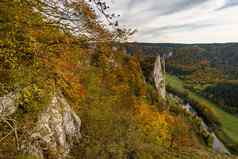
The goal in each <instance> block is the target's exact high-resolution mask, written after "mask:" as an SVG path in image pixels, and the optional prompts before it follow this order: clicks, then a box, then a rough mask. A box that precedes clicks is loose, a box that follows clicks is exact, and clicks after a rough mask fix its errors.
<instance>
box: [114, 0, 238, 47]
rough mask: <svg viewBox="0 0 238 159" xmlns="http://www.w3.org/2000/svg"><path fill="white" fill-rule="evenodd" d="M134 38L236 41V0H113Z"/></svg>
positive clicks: (157, 40)
mask: <svg viewBox="0 0 238 159" xmlns="http://www.w3.org/2000/svg"><path fill="white" fill-rule="evenodd" d="M111 3H112V4H111V5H112V10H113V11H114V12H116V13H119V14H120V15H121V17H120V18H119V22H120V25H126V26H128V27H130V28H136V29H137V30H138V32H137V33H136V35H135V36H134V39H133V41H137V42H176V43H213V42H238V0H112V2H111Z"/></svg>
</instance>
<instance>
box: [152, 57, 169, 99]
mask: <svg viewBox="0 0 238 159" xmlns="http://www.w3.org/2000/svg"><path fill="white" fill-rule="evenodd" d="M153 75H154V82H155V86H156V89H157V91H158V94H159V95H160V96H161V97H162V98H163V99H165V98H166V88H165V61H164V59H162V58H161V57H160V55H159V56H157V58H156V61H155V64H154V74H153Z"/></svg>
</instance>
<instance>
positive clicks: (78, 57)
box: [0, 0, 235, 159]
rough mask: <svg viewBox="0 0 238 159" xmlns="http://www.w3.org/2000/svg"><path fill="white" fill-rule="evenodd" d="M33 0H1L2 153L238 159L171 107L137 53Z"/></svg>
mask: <svg viewBox="0 0 238 159" xmlns="http://www.w3.org/2000/svg"><path fill="white" fill-rule="evenodd" d="M29 2H35V1H27V0H20V1H16V0H14V1H1V2H0V35H1V39H0V86H1V87H0V95H1V98H0V101H1V107H0V108H1V109H0V113H1V117H0V158H2V159H6V158H7V159H13V158H17V159H33V158H34V159H37V158H40V159H43V158H44V159H58V158H74V159H77V158H85V159H96V158H97V159H98V158H102V159H112V158H113V159H123V158H128V159H150V158H151V159H152V158H161V159H166V158H170V159H173V158H181V159H192V158H194V159H195V158H198V159H199V158H212V159H215V158H221V159H223V158H235V157H232V156H224V155H222V154H216V153H214V152H212V150H211V148H209V145H206V144H205V143H204V141H203V139H201V136H200V135H199V133H198V132H197V131H195V130H194V129H193V128H195V127H196V125H194V124H193V123H192V122H191V121H190V120H189V119H188V118H187V117H186V116H185V115H184V114H183V113H182V111H178V112H177V113H175V112H173V111H169V110H168V107H169V106H170V105H169V103H166V102H165V101H163V100H162V99H160V98H159V97H158V95H157V93H156V91H155V89H154V87H153V86H152V85H150V84H147V83H146V82H145V80H144V76H143V73H142V70H141V66H140V62H139V60H138V58H137V57H136V56H128V55H126V54H124V53H123V51H121V50H117V51H116V52H115V50H114V49H113V46H112V44H111V43H108V42H104V43H96V46H95V47H94V46H92V43H90V40H89V39H88V38H86V37H85V35H84V36H82V35H81V36H80V35H79V36H75V35H72V33H71V32H70V31H67V29H66V28H64V29H65V30H63V29H62V28H61V27H59V26H58V25H57V23H56V24H55V23H52V21H50V23H49V21H47V19H46V18H45V17H44V16H42V14H40V13H39V12H36V10H37V9H40V8H37V7H42V6H41V4H38V5H39V6H38V5H37V6H35V5H34V3H29ZM89 11H90V12H92V10H87V12H89ZM91 31H92V30H91ZM93 31H94V33H95V34H98V28H96V30H93ZM100 31H103V29H102V28H101V29H100ZM105 32H106V31H105ZM174 106H175V107H176V108H177V107H178V105H176V104H175V105H174ZM8 108H9V109H8ZM10 108H11V109H10ZM12 108H13V109H12ZM8 110H10V111H8ZM178 110H179V108H178ZM9 112H10V113H9ZM177 123H179V124H177Z"/></svg>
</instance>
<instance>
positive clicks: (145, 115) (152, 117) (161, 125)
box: [135, 103, 173, 146]
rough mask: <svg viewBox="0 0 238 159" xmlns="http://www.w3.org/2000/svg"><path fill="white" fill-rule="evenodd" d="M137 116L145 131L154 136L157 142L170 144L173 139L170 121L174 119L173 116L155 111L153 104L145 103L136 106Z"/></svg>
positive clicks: (165, 144)
mask: <svg viewBox="0 0 238 159" xmlns="http://www.w3.org/2000/svg"><path fill="white" fill-rule="evenodd" d="M135 117H136V119H137V120H138V122H139V123H140V124H141V125H142V126H143V130H144V132H145V133H146V134H147V135H151V136H153V138H155V142H156V143H158V144H161V145H164V146H169V143H170V140H171V131H170V130H171V128H170V127H171V126H170V122H171V121H172V120H173V118H172V117H171V116H169V115H168V114H166V113H161V112H158V111H155V110H153V108H152V107H151V106H149V105H147V104H144V103H143V104H140V105H139V106H137V107H136V111H135Z"/></svg>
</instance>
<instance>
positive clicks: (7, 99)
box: [0, 92, 17, 117]
mask: <svg viewBox="0 0 238 159" xmlns="http://www.w3.org/2000/svg"><path fill="white" fill-rule="evenodd" d="M16 101H17V95H16V93H13V92H11V93H9V94H7V95H5V96H3V97H0V116H1V117H7V116H9V115H12V114H13V113H15V112H16V110H17V106H16Z"/></svg>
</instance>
